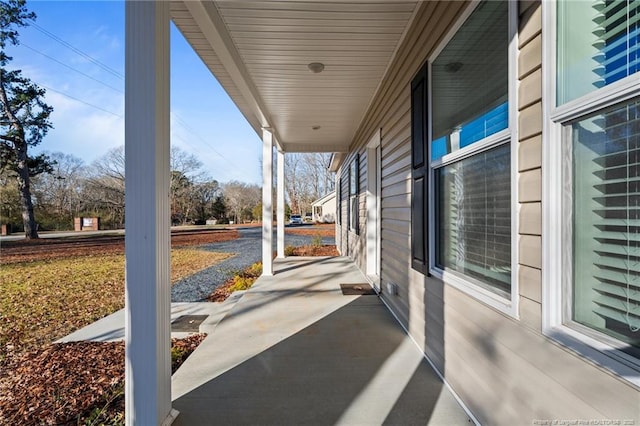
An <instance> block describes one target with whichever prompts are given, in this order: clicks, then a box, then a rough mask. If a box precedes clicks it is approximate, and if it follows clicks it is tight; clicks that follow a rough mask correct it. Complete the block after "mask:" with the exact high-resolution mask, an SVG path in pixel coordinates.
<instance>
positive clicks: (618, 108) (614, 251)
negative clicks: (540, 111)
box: [544, 0, 640, 383]
mask: <svg viewBox="0 0 640 426" xmlns="http://www.w3.org/2000/svg"><path fill="white" fill-rule="evenodd" d="M547 22H553V21H550V19H548V20H547ZM555 24H556V25H555V33H556V37H555V48H556V58H557V60H556V67H555V69H554V70H552V71H551V73H553V74H555V77H556V78H555V82H556V90H555V95H556V96H555V102H553V103H551V106H552V110H551V111H550V117H551V126H550V133H549V135H548V136H547V141H546V143H545V150H546V156H547V158H549V160H548V161H549V163H550V164H555V165H556V167H555V168H550V170H549V176H550V178H549V180H548V181H549V182H550V184H551V185H552V186H551V187H550V188H549V192H548V193H549V194H550V196H549V198H548V200H547V202H548V203H549V204H548V205H549V206H552V208H555V207H553V206H556V205H560V207H559V208H557V209H556V210H555V211H553V212H552V213H550V215H551V216H550V218H549V220H548V221H547V223H549V224H550V225H549V227H548V228H546V229H545V230H544V232H547V233H549V239H548V241H549V243H548V245H547V246H546V247H545V250H546V252H547V258H548V263H549V264H550V265H558V267H555V268H554V267H550V270H551V271H557V272H555V275H553V273H551V274H550V275H548V278H547V283H546V285H547V286H548V288H549V289H550V290H549V294H552V295H558V296H559V298H560V299H561V303H556V305H554V306H555V308H547V309H548V310H549V312H548V314H547V317H546V321H548V325H547V331H549V329H551V330H559V331H560V332H561V333H563V334H562V335H566V336H571V338H573V339H577V341H581V342H583V343H587V344H589V346H592V347H593V346H595V347H597V348H599V349H603V348H608V349H605V350H603V351H602V352H603V353H604V354H605V355H607V356H609V357H611V359H613V360H615V361H612V362H613V364H612V366H613V367H612V368H614V369H616V368H618V367H616V365H617V364H615V363H616V362H619V361H622V362H623V364H624V365H627V366H628V365H629V363H630V364H631V365H633V366H634V368H636V369H637V368H640V361H639V359H640V73H638V71H639V70H640V1H637V0H616V1H608V0H607V1H596V2H584V1H583V2H575V1H559V2H558V3H557V9H556V10H555ZM550 39H551V40H553V38H550ZM553 105H555V107H553ZM554 158H559V159H560V160H559V161H555V160H554ZM553 194H556V195H553ZM554 223H558V224H559V225H560V226H561V229H562V232H561V233H558V232H555V233H554V232H553V231H552V229H551V226H553V224H554ZM549 303H550V304H553V300H550V301H549ZM619 371H623V370H619ZM623 374H626V373H623ZM635 377H636V378H635V379H632V380H636V381H638V383H640V380H638V378H637V374H636V375H635Z"/></svg>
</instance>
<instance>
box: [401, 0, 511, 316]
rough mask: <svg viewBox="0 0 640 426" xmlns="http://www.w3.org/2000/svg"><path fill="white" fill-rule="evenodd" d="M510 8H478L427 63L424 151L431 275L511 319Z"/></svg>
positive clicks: (498, 5) (502, 5) (504, 4)
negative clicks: (428, 124) (428, 125)
mask: <svg viewBox="0 0 640 426" xmlns="http://www.w3.org/2000/svg"><path fill="white" fill-rule="evenodd" d="M510 4H511V2H495V1H483V2H480V3H479V4H477V6H476V7H475V9H474V10H473V11H472V12H471V13H470V14H469V15H468V17H467V19H466V20H465V21H464V23H463V24H462V25H461V26H460V27H459V29H458V30H457V31H456V32H455V34H454V35H453V37H451V38H450V40H449V41H448V42H447V43H446V45H445V46H444V47H443V48H442V50H441V51H440V52H439V53H438V54H437V56H435V58H433V59H432V60H431V62H430V74H431V76H430V77H431V78H430V87H431V93H430V95H431V129H430V130H431V138H430V141H431V142H430V146H428V148H429V149H428V150H425V151H428V155H427V156H426V158H427V159H428V161H427V164H428V166H429V168H430V170H431V173H432V174H431V176H432V177H433V183H432V185H430V186H429V185H427V187H428V188H432V196H431V200H432V205H433V215H432V218H433V220H432V221H431V222H432V225H431V229H432V233H433V238H432V244H431V247H432V250H433V254H432V256H433V259H432V263H431V265H432V268H431V271H432V273H434V274H435V275H438V276H441V277H442V278H443V279H444V280H445V281H446V282H448V283H451V284H453V285H456V286H458V287H459V288H461V289H463V290H465V291H468V292H469V293H471V294H473V295H474V296H476V297H478V298H479V299H481V300H483V301H485V302H487V303H490V304H492V305H493V306H497V307H498V308H500V309H502V310H504V311H506V312H509V313H512V314H513V313H515V312H517V310H516V308H515V301H516V300H517V299H516V297H515V296H514V293H515V292H512V275H513V268H512V235H513V233H512V212H513V209H512V204H513V200H514V198H515V197H512V179H513V177H512V176H511V170H512V168H511V164H512V156H511V141H512V135H511V128H510V124H509V123H510V116H511V112H510V111H511V107H512V105H511V104H510V99H509V97H510V91H511V90H513V89H511V88H510V86H509V81H510V80H515V73H513V65H512V64H513V62H514V58H515V54H514V53H515V52H514V53H512V52H511V50H510V34H512V33H513V26H514V21H515V19H513V18H511V14H513V13H514V11H513V10H511V8H510ZM510 76H511V77H510ZM414 112H415V110H414ZM425 115H426V114H425ZM413 152H414V159H415V158H420V157H419V155H416V150H415V149H414V150H413ZM416 186H417V185H416V181H415V179H414V188H415V187H416ZM414 195H415V194H414Z"/></svg>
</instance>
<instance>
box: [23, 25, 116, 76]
mask: <svg viewBox="0 0 640 426" xmlns="http://www.w3.org/2000/svg"><path fill="white" fill-rule="evenodd" d="M31 26H32V27H34V28H35V29H36V30H38V31H40V32H41V33H42V34H44V35H46V36H47V37H49V38H51V39H52V40H55V41H57V42H58V43H60V44H61V45H63V46H65V47H66V48H67V49H69V50H71V51H73V52H75V53H76V54H78V55H80V56H82V57H83V58H85V59H87V60H88V61H90V62H92V63H93V64H94V65H96V66H98V67H100V68H102V69H103V70H104V71H106V72H108V73H110V74H112V75H114V76H116V77H118V78H119V79H121V80H123V79H124V75H123V74H122V73H121V72H118V71H116V70H114V69H113V68H111V67H110V66H108V65H106V64H104V63H102V62H100V61H99V60H97V59H95V58H94V57H92V56H91V55H89V54H88V53H85V52H83V51H82V50H80V49H78V48H77V47H75V46H73V45H71V44H70V43H68V42H66V41H65V40H63V39H62V38H60V37H58V36H57V35H55V34H53V33H52V32H50V31H47V30H45V29H44V28H42V27H41V26H40V25H38V24H36V23H35V22H31Z"/></svg>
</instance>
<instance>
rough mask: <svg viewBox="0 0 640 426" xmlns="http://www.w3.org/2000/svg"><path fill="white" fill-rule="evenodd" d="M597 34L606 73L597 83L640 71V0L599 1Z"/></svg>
mask: <svg viewBox="0 0 640 426" xmlns="http://www.w3.org/2000/svg"><path fill="white" fill-rule="evenodd" d="M593 7H594V9H595V10H596V11H597V12H596V15H595V17H594V19H593V20H594V22H595V23H596V27H595V30H594V31H593V34H594V35H595V37H596V42H595V43H594V47H595V48H596V49H598V50H599V51H600V54H599V55H596V60H597V62H599V63H600V66H599V67H596V68H595V69H594V73H596V74H597V75H602V79H600V81H599V82H597V84H596V86H597V87H602V86H605V85H608V84H611V83H613V82H615V81H618V80H620V79H622V78H625V77H627V76H629V75H631V74H633V73H636V72H638V69H639V68H640V1H637V0H626V1H620V0H613V1H612V0H606V1H600V2H596V4H595V5H594V6H593Z"/></svg>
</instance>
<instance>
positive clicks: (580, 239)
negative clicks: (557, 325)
mask: <svg viewBox="0 0 640 426" xmlns="http://www.w3.org/2000/svg"><path fill="white" fill-rule="evenodd" d="M573 152H574V154H573V157H574V158H573V163H574V175H573V181H574V183H573V187H574V190H573V192H574V197H573V198H574V203H573V204H574V205H573V209H574V237H573V240H574V241H573V244H574V265H573V269H574V313H573V316H574V320H576V321H577V322H580V323H583V324H585V325H587V326H590V327H592V328H595V329H597V330H600V331H602V332H604V333H606V334H609V335H612V336H614V337H616V338H618V339H620V340H623V341H626V342H627V343H630V344H631V345H632V346H635V347H636V348H640V100H635V101H632V102H631V103H629V104H625V105H622V106H618V107H616V108H615V109H613V110H610V111H607V112H603V113H601V114H599V115H597V116H595V117H591V118H588V119H585V120H581V121H579V122H577V123H575V124H573Z"/></svg>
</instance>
